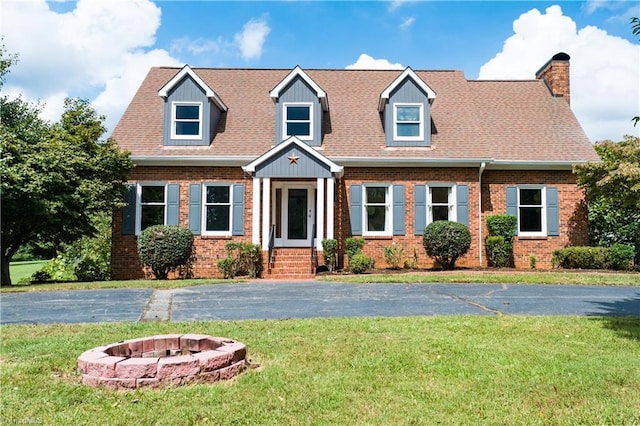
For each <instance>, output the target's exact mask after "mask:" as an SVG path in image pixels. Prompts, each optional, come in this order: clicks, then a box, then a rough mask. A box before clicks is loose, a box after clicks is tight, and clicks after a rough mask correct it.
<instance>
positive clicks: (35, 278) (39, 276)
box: [31, 269, 51, 283]
mask: <svg viewBox="0 0 640 426" xmlns="http://www.w3.org/2000/svg"><path fill="white" fill-rule="evenodd" d="M31 281H32V282H35V283H41V282H45V281H51V275H50V274H49V273H48V272H47V271H45V270H43V269H40V270H39V271H36V272H34V273H33V275H31Z"/></svg>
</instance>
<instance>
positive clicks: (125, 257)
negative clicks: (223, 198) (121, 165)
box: [111, 167, 253, 279]
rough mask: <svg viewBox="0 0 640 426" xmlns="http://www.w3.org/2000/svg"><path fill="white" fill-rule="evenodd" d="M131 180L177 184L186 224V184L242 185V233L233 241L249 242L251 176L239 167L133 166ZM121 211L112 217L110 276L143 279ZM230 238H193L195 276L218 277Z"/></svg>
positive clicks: (133, 245)
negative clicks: (219, 267)
mask: <svg viewBox="0 0 640 426" xmlns="http://www.w3.org/2000/svg"><path fill="white" fill-rule="evenodd" d="M129 181H130V182H132V183H133V182H145V181H146V182H150V181H156V182H158V181H160V182H166V183H177V184H179V185H180V219H179V220H180V222H179V224H180V225H181V226H184V227H188V225H189V222H188V221H189V218H188V213H189V184H190V183H203V182H215V181H224V182H229V183H244V185H245V200H244V202H245V215H244V222H245V223H244V229H245V235H243V236H240V237H233V238H234V240H236V241H244V242H251V220H252V209H251V200H252V196H253V195H252V194H253V191H252V188H253V183H252V178H251V177H250V176H248V175H247V174H246V173H244V172H243V171H242V169H241V168H240V167H136V168H135V169H134V171H133V173H132V175H131V177H130V179H129ZM121 229H122V212H121V211H120V210H117V211H116V212H115V213H114V217H113V227H112V238H113V243H112V247H111V275H112V278H113V279H130V278H131V279H135V278H143V277H144V276H145V272H144V271H143V268H142V265H141V264H140V261H139V258H138V255H137V248H136V247H137V246H136V241H137V238H136V236H135V235H122V232H121ZM230 240H231V237H226V238H225V237H212V236H199V235H197V236H196V237H195V256H196V262H195V263H194V265H193V276H194V278H210V277H219V276H221V274H220V273H219V271H218V267H217V263H218V259H219V258H222V257H226V250H225V244H226V243H227V242H228V241H230Z"/></svg>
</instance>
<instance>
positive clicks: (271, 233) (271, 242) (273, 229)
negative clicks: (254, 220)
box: [267, 225, 276, 271]
mask: <svg viewBox="0 0 640 426" xmlns="http://www.w3.org/2000/svg"><path fill="white" fill-rule="evenodd" d="M275 238H276V226H275V225H271V230H270V231H269V245H268V248H269V255H268V257H267V270H268V271H270V270H271V268H272V267H273V246H274V245H275V241H276V240H275Z"/></svg>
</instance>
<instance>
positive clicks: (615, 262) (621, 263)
mask: <svg viewBox="0 0 640 426" xmlns="http://www.w3.org/2000/svg"><path fill="white" fill-rule="evenodd" d="M635 257H636V249H635V247H634V246H631V245H627V244H613V245H612V246H611V247H609V268H611V269H615V270H617V271H626V270H629V269H633V259H634V258H635Z"/></svg>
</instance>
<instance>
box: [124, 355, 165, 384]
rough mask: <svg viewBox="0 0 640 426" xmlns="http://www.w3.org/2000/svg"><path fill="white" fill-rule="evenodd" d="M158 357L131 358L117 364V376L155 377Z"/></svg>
mask: <svg viewBox="0 0 640 426" xmlns="http://www.w3.org/2000/svg"><path fill="white" fill-rule="evenodd" d="M158 360H159V359H158V358H129V359H125V360H124V361H122V362H119V363H118V364H116V376H117V377H127V378H135V379H139V378H143V377H155V376H156V372H157V371H158Z"/></svg>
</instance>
